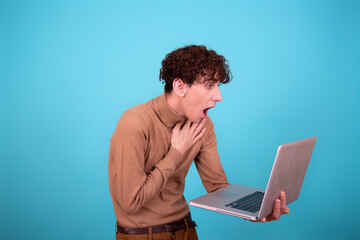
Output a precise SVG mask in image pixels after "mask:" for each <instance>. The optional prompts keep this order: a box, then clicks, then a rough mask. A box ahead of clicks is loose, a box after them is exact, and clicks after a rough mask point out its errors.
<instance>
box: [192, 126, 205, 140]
mask: <svg viewBox="0 0 360 240" xmlns="http://www.w3.org/2000/svg"><path fill="white" fill-rule="evenodd" d="M205 132H206V128H203V129H202V131H201V132H200V133H199V134H198V135H197V136H196V137H195V138H194V143H196V142H197V141H198V140H199V139H200V138H201V137H202V136H204V134H205Z"/></svg>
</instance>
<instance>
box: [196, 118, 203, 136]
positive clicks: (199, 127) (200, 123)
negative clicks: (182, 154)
mask: <svg viewBox="0 0 360 240" xmlns="http://www.w3.org/2000/svg"><path fill="white" fill-rule="evenodd" d="M205 122H206V118H203V119H202V120H201V121H200V122H199V123H198V125H197V127H196V129H195V130H194V135H195V136H196V135H198V134H199V133H200V132H201V130H202V129H203V127H204V125H205Z"/></svg>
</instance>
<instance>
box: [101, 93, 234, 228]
mask: <svg viewBox="0 0 360 240" xmlns="http://www.w3.org/2000/svg"><path fill="white" fill-rule="evenodd" d="M181 120H184V117H182V116H180V115H179V114H177V113H176V112H175V111H174V110H173V109H172V108H171V107H170V106H169V105H168V103H167V100H166V96H165V93H163V94H162V95H161V96H159V97H156V98H154V99H152V100H150V101H148V102H146V103H144V104H141V105H137V106H134V107H132V108H130V109H128V110H127V111H125V113H124V114H123V115H122V117H121V118H120V120H119V122H118V124H117V126H116V129H115V132H114V135H113V136H112V138H111V142H110V153H109V166H108V167H109V184H110V193H111V197H112V200H113V205H114V210H115V215H116V218H117V221H118V223H119V224H120V225H123V226H126V227H146V226H155V225H160V224H165V223H169V222H173V221H177V220H179V219H181V218H183V217H185V216H186V215H187V214H188V213H189V207H188V205H187V203H186V201H185V198H184V196H183V193H184V187H185V177H186V175H187V173H188V171H189V168H190V165H191V163H192V162H193V161H195V165H196V168H197V170H198V172H199V174H200V177H201V180H202V182H203V185H204V187H205V189H206V191H207V192H212V191H215V190H217V189H219V188H222V187H225V186H228V185H229V183H228V182H227V179H226V175H225V172H224V170H223V167H222V166H221V163H220V159H219V155H218V152H217V147H216V136H215V132H214V126H213V123H212V121H211V119H210V118H209V117H207V121H206V123H205V127H206V132H205V134H204V136H203V137H202V138H201V139H200V140H199V141H198V142H196V143H195V144H194V145H193V146H192V147H191V148H190V149H189V150H188V151H186V152H185V153H184V155H182V154H181V153H180V152H179V151H178V150H177V149H176V148H174V147H171V143H170V139H171V133H172V128H173V127H174V125H175V124H176V123H177V122H179V121H181ZM176 163H178V164H176Z"/></svg>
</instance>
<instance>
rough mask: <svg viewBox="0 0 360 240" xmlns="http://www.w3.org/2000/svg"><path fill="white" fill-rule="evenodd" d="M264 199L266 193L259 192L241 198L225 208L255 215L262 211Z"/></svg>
mask: <svg viewBox="0 0 360 240" xmlns="http://www.w3.org/2000/svg"><path fill="white" fill-rule="evenodd" d="M263 198H264V193H263V192H259V191H258V192H254V193H252V194H250V195H247V196H245V197H243V198H240V199H238V200H236V201H234V202H232V203H229V204H226V205H225V206H226V207H232V208H237V209H240V210H244V211H248V212H253V213H254V212H257V211H259V210H260V207H261V203H262V200H263Z"/></svg>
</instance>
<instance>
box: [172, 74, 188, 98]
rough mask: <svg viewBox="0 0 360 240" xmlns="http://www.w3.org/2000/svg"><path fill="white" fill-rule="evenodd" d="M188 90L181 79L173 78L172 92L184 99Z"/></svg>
mask: <svg viewBox="0 0 360 240" xmlns="http://www.w3.org/2000/svg"><path fill="white" fill-rule="evenodd" d="M187 89H188V85H187V84H186V83H184V81H183V80H182V79H181V78H175V79H174V81H173V91H174V93H175V94H176V95H178V96H179V97H184V96H185V94H186V91H187Z"/></svg>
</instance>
